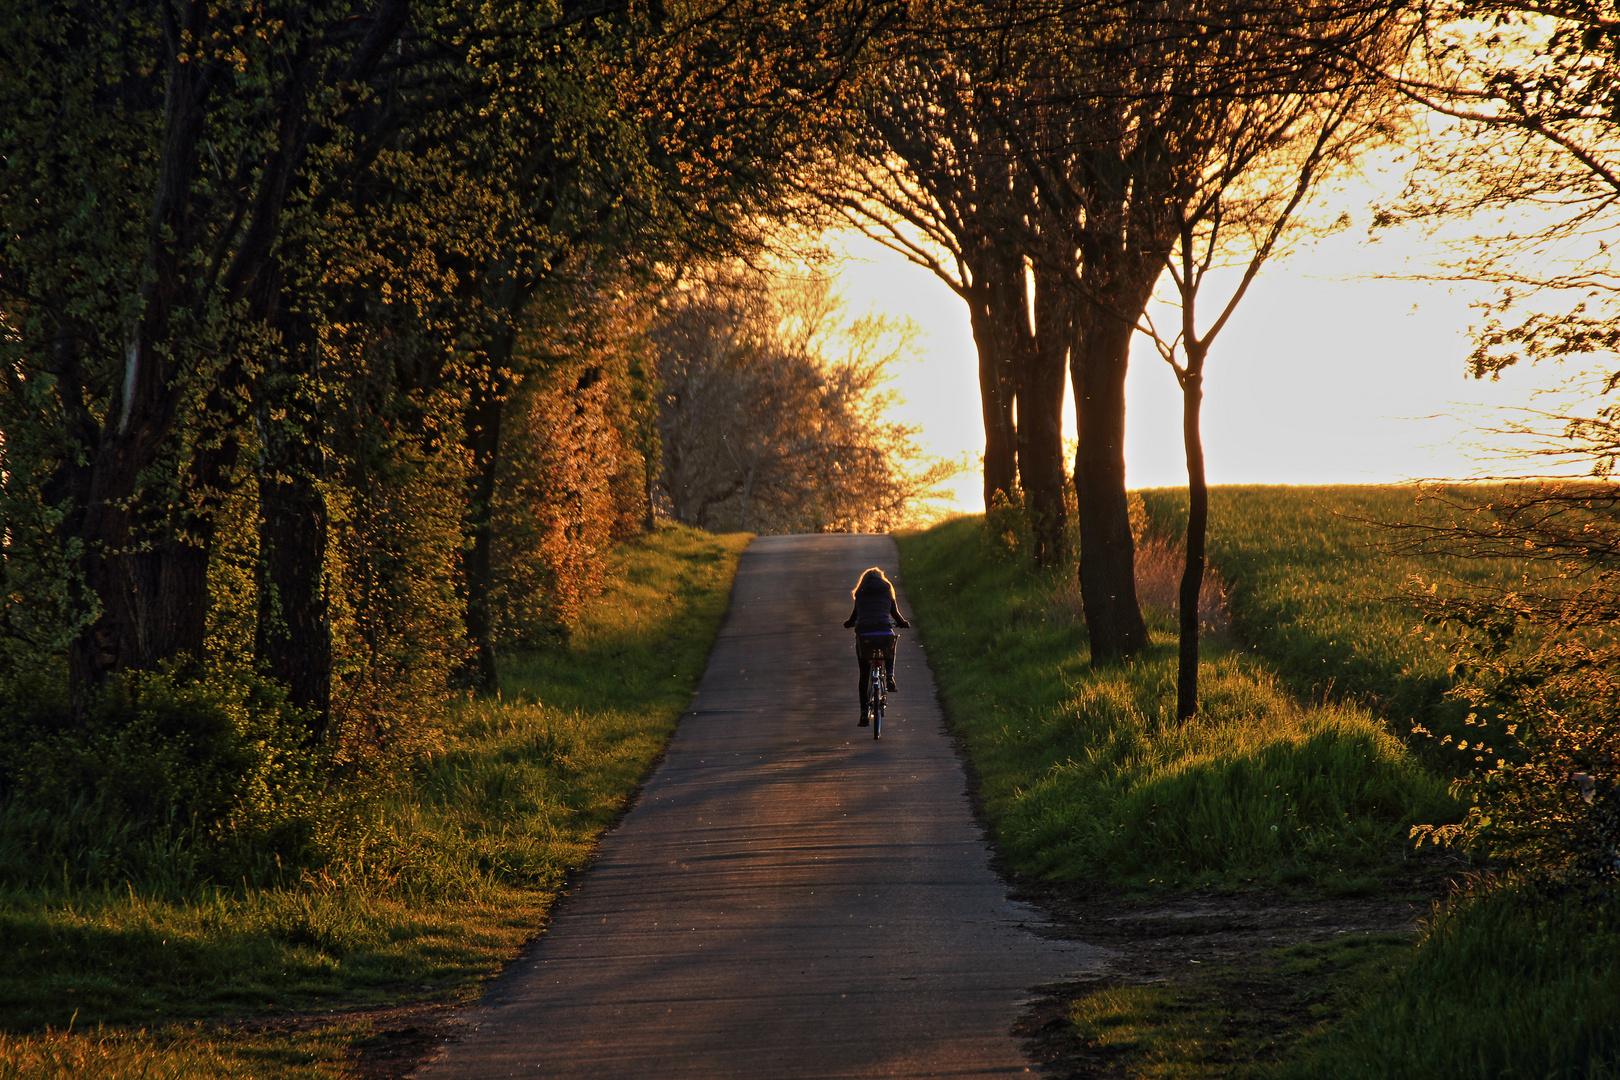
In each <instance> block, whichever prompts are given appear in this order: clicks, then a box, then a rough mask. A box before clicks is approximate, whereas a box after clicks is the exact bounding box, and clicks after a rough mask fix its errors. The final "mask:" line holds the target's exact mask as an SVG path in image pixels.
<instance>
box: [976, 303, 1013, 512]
mask: <svg viewBox="0 0 1620 1080" xmlns="http://www.w3.org/2000/svg"><path fill="white" fill-rule="evenodd" d="M969 311H970V313H971V322H972V325H973V343H974V345H976V346H977V348H978V352H979V404H980V408H981V410H982V412H983V415H984V508H985V509H986V510H989V509H991V508H992V507H993V506H994V505H995V502H996V496H997V495H998V494H1000V495H1001V496H1003V497H1007V496H1010V495H1012V493H1013V492H1014V491H1015V490H1016V489H1017V486H1018V455H1017V428H1016V427H1015V425H1014V421H1013V402H1014V398H1015V387H1016V383H1015V381H1014V376H1015V372H1014V369H1013V365H1012V363H1011V360H1010V358H1009V357H1008V356H1007V353H1006V350H1005V349H1004V347H1003V345H1002V342H1001V340H1000V338H1001V334H1000V333H999V332H998V331H997V327H996V320H995V316H994V311H993V310H992V308H991V305H990V302H989V299H988V296H987V295H983V294H981V296H979V297H977V298H975V299H974V300H973V301H971V302H970V306H969Z"/></svg>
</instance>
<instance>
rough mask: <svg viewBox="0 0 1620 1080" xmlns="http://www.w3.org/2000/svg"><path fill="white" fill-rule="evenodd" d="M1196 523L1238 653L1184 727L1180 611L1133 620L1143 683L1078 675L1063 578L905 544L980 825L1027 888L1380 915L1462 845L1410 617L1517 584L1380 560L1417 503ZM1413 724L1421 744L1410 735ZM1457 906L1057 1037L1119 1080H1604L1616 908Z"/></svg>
mask: <svg viewBox="0 0 1620 1080" xmlns="http://www.w3.org/2000/svg"><path fill="white" fill-rule="evenodd" d="M1142 495H1143V504H1144V508H1145V510H1146V512H1147V513H1146V516H1147V518H1148V523H1149V530H1150V531H1151V532H1155V533H1157V534H1158V535H1159V536H1160V537H1173V536H1174V535H1175V533H1176V531H1177V530H1178V529H1179V528H1180V527H1181V525H1182V523H1183V522H1184V520H1185V492H1179V491H1168V490H1166V491H1149V492H1144V493H1142ZM1211 507H1212V513H1211V524H1210V551H1211V556H1212V561H1213V565H1214V567H1215V569H1216V571H1217V572H1218V573H1219V575H1220V576H1221V578H1222V579H1223V580H1224V582H1225V583H1226V585H1227V588H1228V592H1229V595H1230V606H1231V613H1232V617H1233V630H1232V631H1231V633H1230V634H1228V635H1206V638H1205V641H1204V647H1203V682H1202V688H1201V689H1202V697H1201V707H1200V712H1199V714H1198V715H1197V716H1196V717H1195V718H1193V719H1192V720H1191V721H1190V722H1188V723H1187V724H1186V725H1185V726H1183V725H1178V724H1177V723H1176V722H1175V720H1174V705H1175V646H1174V638H1173V625H1172V622H1171V618H1170V616H1171V613H1170V612H1167V611H1155V610H1148V611H1147V612H1146V614H1147V616H1148V620H1149V625H1150V629H1151V630H1152V644H1151V646H1150V647H1149V648H1148V649H1147V650H1146V651H1145V652H1144V653H1142V654H1141V655H1139V656H1138V657H1137V658H1136V659H1135V660H1134V661H1132V662H1130V663H1126V664H1121V665H1118V666H1114V667H1109V668H1104V669H1099V670H1093V669H1092V668H1091V667H1090V664H1089V657H1088V654H1087V645H1086V638H1085V631H1084V627H1083V625H1080V624H1079V623H1078V619H1077V614H1076V612H1077V607H1078V605H1077V604H1076V602H1075V599H1074V595H1073V594H1074V588H1073V585H1072V584H1071V583H1070V582H1069V580H1068V577H1069V575H1072V573H1073V568H1072V567H1071V568H1068V569H1067V570H1066V571H1064V572H1063V573H1046V574H1039V573H1034V572H1031V571H1029V570H1027V569H1025V568H1023V567H1022V566H1021V565H1019V564H1018V561H1017V560H1016V559H1015V558H1014V557H1012V556H1010V555H1009V554H1007V552H1006V551H1005V548H1004V545H1002V544H993V543H990V542H989V541H988V540H987V538H986V536H985V531H984V529H983V528H982V527H981V525H980V519H978V518H964V519H959V520H956V521H952V522H949V523H946V524H944V525H941V526H937V527H935V528H933V529H930V530H928V531H926V532H923V533H919V534H915V535H911V536H908V537H904V538H902V540H901V556H902V568H903V572H904V574H905V575H906V577H905V581H906V586H907V591H908V594H909V595H910V597H911V600H912V603H913V604H914V605H915V606H916V608H917V615H918V622H917V625H918V627H919V632H920V634H921V635H922V638H923V641H924V643H925V644H926V646H927V648H928V651H929V659H930V663H931V665H932V666H933V668H934V670H935V672H936V673H937V677H938V681H939V686H940V691H941V694H942V697H943V698H944V700H945V703H946V706H947V712H948V714H949V717H950V721H951V723H952V725H953V728H954V729H955V730H956V731H957V733H958V734H959V735H960V737H961V738H962V741H963V744H964V746H965V748H966V750H967V753H968V756H969V758H970V760H971V762H972V765H973V768H974V770H975V772H976V773H977V778H978V782H979V791H980V797H981V804H982V807H983V810H984V812H985V814H986V816H987V818H988V819H989V824H990V827H991V829H992V830H993V832H994V834H995V836H996V838H997V840H998V842H999V844H1000V845H1001V846H1002V848H1003V850H1004V851H1005V852H1006V854H1007V856H1008V860H1009V863H1010V864H1011V866H1012V867H1013V869H1014V870H1015V871H1016V872H1017V873H1019V874H1023V875H1031V876H1035V877H1039V878H1042V879H1045V880H1048V881H1052V882H1056V883H1062V882H1066V881H1076V882H1089V883H1093V884H1095V883H1098V882H1104V883H1109V884H1111V885H1112V886H1113V887H1114V889H1116V890H1119V891H1122V892H1123V893H1126V894H1129V893H1132V892H1154V891H1160V890H1171V891H1185V890H1188V889H1197V888H1214V889H1217V890H1223V889H1224V890H1240V891H1241V890H1244V889H1250V888H1272V889H1282V890H1285V891H1286V890H1290V889H1293V890H1303V891H1304V892H1305V893H1309V894H1315V895H1322V896H1327V897H1331V896H1334V895H1350V896H1356V895H1363V896H1364V895H1374V894H1376V893H1377V892H1379V891H1380V890H1386V891H1387V890H1388V889H1390V888H1392V887H1393V886H1391V885H1388V884H1383V883H1384V882H1388V881H1399V880H1406V875H1405V874H1404V873H1403V867H1410V866H1411V860H1412V858H1413V852H1412V850H1411V847H1410V844H1409V842H1408V840H1407V831H1408V829H1409V827H1410V826H1411V825H1412V824H1416V823H1437V822H1441V821H1446V820H1454V819H1455V817H1456V815H1457V814H1458V813H1459V808H1458V807H1457V806H1456V804H1455V803H1453V802H1452V800H1451V799H1450V797H1449V796H1448V795H1447V794H1446V787H1447V784H1448V783H1449V781H1450V780H1451V779H1452V778H1453V777H1454V776H1457V775H1459V774H1461V773H1464V772H1466V771H1468V770H1470V769H1472V768H1474V767H1475V765H1476V763H1475V761H1474V758H1473V756H1472V755H1471V754H1460V753H1458V752H1456V751H1455V750H1452V749H1445V748H1442V747H1441V745H1440V741H1441V740H1440V738H1439V736H1441V734H1442V733H1444V732H1448V731H1452V730H1455V731H1459V732H1460V731H1461V730H1462V725H1465V724H1466V723H1467V719H1466V716H1465V710H1463V709H1461V708H1460V707H1458V706H1456V705H1455V704H1453V703H1452V702H1450V701H1448V700H1446V699H1445V698H1444V694H1445V692H1446V690H1447V689H1448V688H1449V687H1450V685H1451V680H1452V676H1451V674H1450V666H1449V665H1450V656H1449V654H1448V652H1447V648H1446V647H1447V645H1448V643H1449V641H1450V638H1449V637H1448V634H1447V632H1446V630H1445V629H1444V628H1438V629H1437V628H1434V627H1428V626H1423V625H1422V624H1421V623H1420V620H1419V618H1418V615H1417V613H1416V611H1415V609H1414V608H1413V607H1412V606H1411V604H1410V603H1409V602H1407V601H1406V600H1405V599H1404V598H1403V596H1402V593H1403V592H1404V591H1405V590H1407V589H1408V588H1410V587H1413V586H1415V585H1417V584H1418V583H1420V582H1421V583H1422V584H1423V585H1424V586H1427V585H1430V584H1433V585H1435V586H1436V587H1438V588H1440V589H1442V590H1444V589H1447V588H1450V587H1453V586H1455V585H1456V584H1457V583H1459V582H1461V583H1481V582H1488V581H1491V580H1493V579H1494V580H1506V581H1511V580H1514V579H1516V578H1517V576H1518V575H1521V574H1523V573H1526V572H1529V568H1527V567H1525V566H1521V565H1517V564H1507V565H1503V564H1500V563H1497V564H1489V563H1483V562H1465V561H1461V560H1455V559H1448V558H1437V557H1427V556H1424V557H1418V556H1396V555H1392V554H1390V553H1389V552H1388V550H1387V546H1388V544H1389V542H1390V540H1391V538H1392V534H1391V533H1390V532H1389V531H1388V530H1386V529H1384V528H1382V527H1380V526H1379V525H1378V524H1376V522H1379V521H1383V522H1399V521H1412V520H1420V519H1422V518H1423V517H1424V516H1426V515H1434V514H1436V513H1437V512H1438V509H1437V507H1436V506H1435V505H1434V504H1433V503H1432V502H1423V503H1419V502H1417V501H1416V492H1415V491H1414V489H1411V488H1351V487H1335V488H1276V487H1271V488H1259V487H1249V488H1217V489H1215V490H1214V491H1213V492H1212V493H1211ZM1431 519H1432V518H1431ZM1161 584H1162V583H1161ZM1156 591H1157V592H1158V593H1159V594H1161V595H1163V594H1166V590H1165V589H1163V588H1159V589H1157V590H1156ZM1414 722H1418V723H1421V724H1422V725H1424V726H1425V727H1426V728H1429V729H1431V730H1432V731H1433V732H1434V734H1435V736H1436V737H1416V738H1415V737H1414V736H1413V734H1412V727H1413V724H1414ZM1476 893H1477V895H1475V896H1474V897H1472V898H1468V899H1464V900H1458V901H1456V902H1454V903H1452V904H1451V905H1449V906H1448V907H1445V908H1443V909H1441V910H1439V911H1437V914H1436V916H1435V917H1434V919H1433V920H1432V921H1431V922H1430V923H1429V924H1428V925H1427V928H1426V929H1425V930H1424V931H1423V932H1422V933H1421V934H1420V935H1418V936H1417V937H1416V938H1414V939H1411V940H1406V941H1403V940H1402V939H1400V938H1394V939H1387V938H1386V939H1381V940H1378V941H1370V940H1369V941H1367V943H1366V947H1359V948H1349V946H1350V945H1351V944H1352V943H1350V942H1340V943H1338V944H1337V945H1335V946H1333V947H1331V948H1327V947H1320V948H1319V947H1317V946H1296V947H1295V948H1293V949H1291V950H1287V951H1285V952H1283V953H1279V954H1277V955H1275V956H1271V957H1269V958H1264V963H1263V964H1262V967H1261V968H1245V969H1243V970H1239V971H1211V972H1208V973H1206V974H1204V975H1203V976H1201V977H1200V979H1195V980H1191V981H1186V980H1183V981H1172V982H1170V983H1162V984H1155V985H1150V986H1140V987H1130V986H1121V987H1117V988H1113V989H1108V990H1104V991H1100V992H1094V993H1089V994H1087V995H1085V996H1083V997H1081V998H1078V999H1076V1000H1075V1001H1074V1002H1073V1007H1072V1012H1071V1021H1072V1023H1073V1026H1074V1030H1075V1032H1076V1033H1077V1034H1078V1035H1079V1036H1080V1037H1081V1038H1082V1039H1084V1040H1085V1041H1086V1043H1087V1045H1089V1046H1092V1047H1096V1048H1098V1049H1099V1050H1101V1051H1118V1052H1120V1053H1123V1054H1124V1055H1125V1060H1126V1061H1127V1062H1128V1063H1129V1071H1130V1074H1131V1075H1133V1076H1135V1075H1139V1076H1144V1077H1214V1076H1257V1077H1258V1076H1279V1077H1288V1078H1296V1077H1297V1078H1300V1080H1303V1078H1306V1077H1310V1078H1313V1080H1315V1078H1320V1080H1327V1078H1329V1077H1332V1078H1345V1080H1361V1078H1366V1080H1372V1078H1375V1077H1396V1076H1400V1077H1408V1076H1409V1077H1413V1078H1417V1077H1476V1076H1477V1077H1481V1078H1484V1077H1510V1076H1511V1077H1537V1078H1540V1077H1577V1076H1581V1077H1597V1076H1615V1075H1620V1065H1617V1063H1620V1039H1617V1038H1616V1035H1615V1033H1616V1032H1620V965H1616V964H1614V963H1613V961H1612V957H1613V955H1614V953H1615V947H1616V945H1620V937H1617V933H1620V919H1617V918H1616V917H1615V916H1614V914H1613V912H1612V906H1610V905H1608V904H1605V903H1595V904H1594V903H1593V902H1592V901H1591V899H1590V898H1584V899H1583V898H1581V897H1576V896H1570V895H1559V896H1552V895H1545V894H1543V893H1541V892H1537V891H1536V890H1534V889H1530V888H1529V887H1528V886H1526V885H1523V884H1520V883H1517V882H1515V881H1510V880H1507V879H1488V878H1487V879H1484V880H1483V881H1482V883H1481V884H1480V885H1478V886H1477V887H1476ZM1330 945H1332V943H1330ZM1372 946H1376V947H1372ZM1324 948H1325V951H1324ZM1255 986H1262V987H1266V988H1268V991H1267V992H1269V993H1273V994H1281V995H1282V996H1283V997H1285V998H1286V997H1287V996H1288V995H1289V994H1294V995H1296V996H1297V995H1298V994H1300V993H1305V994H1307V995H1310V994H1322V995H1325V996H1324V997H1323V999H1322V1001H1321V1002H1320V1004H1313V1005H1311V1006H1310V1008H1309V1009H1296V1012H1297V1013H1298V1015H1299V1016H1300V1017H1303V1019H1296V1020H1295V1021H1293V1026H1292V1027H1291V1028H1290V1029H1289V1030H1286V1031H1282V1030H1275V1029H1274V1028H1268V1027H1266V1026H1265V1025H1264V1024H1261V1025H1260V1026H1256V1023H1255V1017H1253V1016H1249V1015H1248V1014H1246V1013H1245V1008H1246V1006H1245V1005H1244V1004H1243V999H1244V997H1245V995H1250V994H1252V993H1253V989H1254V987H1255ZM1313 1000H1314V999H1313ZM1284 1011H1286V1010H1284ZM1312 1017H1322V1018H1324V1019H1321V1020H1314V1019H1311V1018H1312ZM1336 1018H1342V1019H1336ZM1262 1019H1268V1018H1262ZM1268 1022H1269V1019H1268ZM1262 1058H1263V1059H1264V1060H1267V1061H1271V1062H1273V1064H1268V1065H1256V1064H1255V1061H1256V1060H1260V1059H1262ZM1279 1059H1280V1060H1279Z"/></svg>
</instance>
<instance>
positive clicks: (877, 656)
mask: <svg viewBox="0 0 1620 1080" xmlns="http://www.w3.org/2000/svg"><path fill="white" fill-rule="evenodd" d="M896 640H898V639H897V638H896V636H895V635H894V634H857V635H856V637H855V663H856V665H857V666H858V667H859V668H860V669H861V686H860V694H861V708H863V709H864V708H866V705H867V700H866V699H867V698H868V697H870V696H871V695H870V691H871V689H872V686H871V683H872V665H873V664H882V665H883V670H884V674H885V675H887V676H890V677H893V675H894V646H895V642H896Z"/></svg>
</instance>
